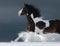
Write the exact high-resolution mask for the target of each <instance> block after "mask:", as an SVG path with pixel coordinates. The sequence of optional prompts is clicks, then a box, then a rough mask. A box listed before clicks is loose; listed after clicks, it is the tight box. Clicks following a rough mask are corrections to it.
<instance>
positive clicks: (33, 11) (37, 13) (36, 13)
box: [25, 4, 41, 18]
mask: <svg viewBox="0 0 60 46" xmlns="http://www.w3.org/2000/svg"><path fill="white" fill-rule="evenodd" d="M25 6H26V7H27V8H28V10H29V13H30V14H31V13H33V14H34V18H36V17H40V16H41V14H40V11H39V10H38V9H37V8H36V7H34V6H33V5H31V4H25Z"/></svg>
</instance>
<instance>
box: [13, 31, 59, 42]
mask: <svg viewBox="0 0 60 46" xmlns="http://www.w3.org/2000/svg"><path fill="white" fill-rule="evenodd" d="M19 39H22V40H23V41H24V42H59V41H60V34H58V33H47V34H36V33H33V32H21V33H18V37H17V38H16V39H15V40H14V42H17V41H18V40H19Z"/></svg>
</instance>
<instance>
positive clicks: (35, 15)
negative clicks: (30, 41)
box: [18, 4, 60, 34]
mask: <svg viewBox="0 0 60 46" xmlns="http://www.w3.org/2000/svg"><path fill="white" fill-rule="evenodd" d="M18 15H19V16H20V15H26V17H27V31H32V32H36V33H38V34H39V33H60V20H58V19H56V20H44V19H43V18H42V16H41V14H40V11H39V10H38V9H37V8H35V7H34V6H33V5H31V4H24V8H22V9H21V10H19V12H18Z"/></svg>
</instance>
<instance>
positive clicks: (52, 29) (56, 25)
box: [44, 19, 60, 33]
mask: <svg viewBox="0 0 60 46" xmlns="http://www.w3.org/2000/svg"><path fill="white" fill-rule="evenodd" d="M49 23H50V26H49V27H46V28H45V30H44V33H45V32H49V33H60V20H58V19H56V20H50V21H49Z"/></svg>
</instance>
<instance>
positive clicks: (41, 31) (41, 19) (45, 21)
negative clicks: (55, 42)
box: [31, 13, 49, 34]
mask: <svg viewBox="0 0 60 46" xmlns="http://www.w3.org/2000/svg"><path fill="white" fill-rule="evenodd" d="M31 18H32V19H33V21H34V23H35V32H36V33H40V34H42V33H43V30H44V29H39V28H38V27H36V23H37V22H39V21H43V22H44V23H45V24H46V26H45V27H49V20H43V17H40V18H39V17H36V18H34V17H33V13H32V14H31ZM45 27H44V28H45Z"/></svg>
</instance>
